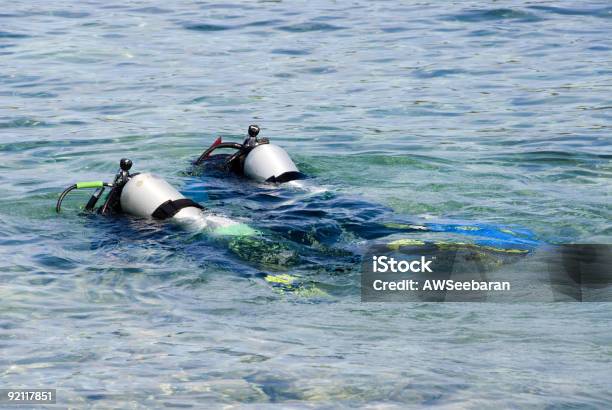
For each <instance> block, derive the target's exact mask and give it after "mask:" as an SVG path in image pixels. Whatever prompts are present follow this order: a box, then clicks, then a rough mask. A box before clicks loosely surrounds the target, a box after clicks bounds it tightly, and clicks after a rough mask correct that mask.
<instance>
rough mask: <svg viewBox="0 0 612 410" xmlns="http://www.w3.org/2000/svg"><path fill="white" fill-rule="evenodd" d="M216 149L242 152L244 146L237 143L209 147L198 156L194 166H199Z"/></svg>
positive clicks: (223, 143)
mask: <svg viewBox="0 0 612 410" xmlns="http://www.w3.org/2000/svg"><path fill="white" fill-rule="evenodd" d="M217 148H233V149H237V150H238V151H242V149H243V148H244V145H242V144H239V143H237V142H221V143H219V144H216V145H213V146H211V147H209V148H208V149H207V150H206V151H204V152H203V153H202V155H200V156H199V157H198V159H197V160H196V161H195V162H194V164H195V165H200V164H201V163H202V162H204V160H205V159H206V158H207V157H208V156H209V155H210V154H211V153H212V152H213V151H214V150H216V149H217Z"/></svg>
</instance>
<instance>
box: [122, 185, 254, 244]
mask: <svg viewBox="0 0 612 410" xmlns="http://www.w3.org/2000/svg"><path fill="white" fill-rule="evenodd" d="M181 201H182V204H181ZM187 201H188V202H187ZM120 203H121V209H122V210H123V212H126V213H128V214H131V215H134V216H139V217H142V218H150V217H158V214H159V212H160V209H162V210H164V211H165V210H166V209H169V213H167V214H166V216H162V218H165V217H168V218H171V219H172V221H174V222H177V223H179V224H181V225H183V226H184V227H186V228H191V229H196V230H200V229H209V230H212V231H213V233H215V234H219V235H230V236H232V235H239V236H242V235H253V234H255V233H256V231H255V230H254V229H253V228H251V227H249V226H248V225H245V224H242V223H239V222H236V221H233V220H231V219H229V218H226V217H224V216H220V215H213V214H210V213H208V212H207V213H204V212H202V209H201V207H200V206H199V205H198V204H196V203H194V202H192V201H190V200H188V199H187V198H186V197H185V196H184V195H183V194H181V193H180V192H179V191H177V190H176V188H174V187H173V186H172V185H170V184H169V183H168V182H166V181H165V180H164V179H162V178H160V177H158V176H156V175H153V174H150V173H142V174H137V175H134V176H131V177H130V179H129V181H128V182H127V183H126V184H125V186H124V187H123V190H122V191H121V198H120ZM189 203H191V205H190V204H189ZM173 204H181V205H180V206H177V208H180V209H179V210H178V211H177V210H176V209H177V208H175V209H174V210H173V207H174V206H175V205H173ZM162 214H163V212H162Z"/></svg>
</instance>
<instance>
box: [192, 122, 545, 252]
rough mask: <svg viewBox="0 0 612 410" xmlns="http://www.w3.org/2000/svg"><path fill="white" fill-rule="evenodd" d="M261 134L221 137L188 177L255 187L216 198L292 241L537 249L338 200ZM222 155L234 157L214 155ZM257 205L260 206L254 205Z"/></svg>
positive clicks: (493, 232)
mask: <svg viewBox="0 0 612 410" xmlns="http://www.w3.org/2000/svg"><path fill="white" fill-rule="evenodd" d="M259 133H260V128H259V126H257V125H251V126H249V128H248V136H247V137H246V139H245V140H244V141H243V142H242V143H238V142H223V141H222V139H221V137H218V138H217V139H216V140H215V142H214V143H213V144H212V145H211V146H210V147H209V148H207V149H206V150H205V151H204V152H203V153H202V154H201V155H200V156H199V157H198V158H197V159H196V160H195V161H194V162H193V164H192V167H191V169H190V171H189V172H188V175H190V176H192V177H200V176H208V177H215V176H218V177H220V178H221V179H227V178H226V177H227V175H228V174H233V175H236V176H238V177H246V178H248V179H251V180H253V181H255V182H258V183H259V184H257V185H256V186H255V187H253V185H252V184H251V187H250V189H249V188H247V189H244V188H242V187H237V189H234V190H232V192H231V193H229V194H227V195H225V196H223V195H224V192H225V190H224V189H223V188H221V187H220V188H221V189H219V190H218V192H219V193H220V195H221V196H222V197H223V199H224V200H225V201H231V200H235V199H236V198H233V197H236V196H241V197H240V198H238V202H241V203H245V201H246V203H249V204H251V206H252V207H254V209H253V210H252V212H253V213H256V214H257V215H258V217H259V220H260V221H262V223H264V224H266V225H267V227H268V228H269V229H271V230H273V231H276V232H280V233H284V234H285V235H286V236H288V237H289V238H290V239H292V240H294V241H297V242H300V243H306V242H308V241H311V242H323V243H327V244H331V243H333V242H334V241H335V239H338V238H339V237H340V236H342V235H343V234H344V233H348V234H350V235H352V236H354V237H356V238H358V239H362V240H375V239H379V238H383V237H387V236H390V235H395V234H411V233H412V234H417V235H418V237H419V239H422V238H427V237H431V238H434V236H432V234H434V233H436V234H438V235H437V237H439V236H440V234H445V236H446V239H449V238H450V237H453V238H455V239H456V238H459V239H461V238H465V237H472V238H474V242H475V243H476V244H478V245H482V246H489V247H503V248H511V249H519V250H520V249H523V250H529V249H531V248H533V247H534V246H535V245H536V244H537V243H538V241H537V240H536V239H535V236H534V234H533V233H531V232H529V231H527V230H525V229H516V228H510V227H503V226H494V225H491V224H471V223H470V224H463V223H430V222H427V223H415V222H413V221H407V220H405V219H404V218H401V217H399V216H397V215H395V214H394V213H393V212H392V210H391V209H390V208H387V207H385V206H382V205H379V204H374V203H371V202H368V201H365V200H363V199H359V198H348V197H343V196H338V195H335V194H333V193H332V192H329V191H327V190H325V189H320V188H319V189H313V188H314V187H313V186H310V184H309V183H308V182H309V181H308V180H309V178H308V177H307V176H306V175H305V174H303V173H302V172H300V171H299V169H298V167H297V166H296V165H295V163H294V162H293V161H292V159H291V157H290V156H289V154H287V152H286V151H285V150H284V149H283V148H281V147H280V146H278V145H275V144H272V143H271V142H270V140H269V139H268V138H259V137H258V135H259ZM221 149H231V150H235V152H233V153H232V154H221V153H217V152H216V151H217V150H221ZM213 153H214V155H213ZM224 177H225V178H224ZM209 182H210V181H209ZM261 183H267V184H261ZM210 185H211V187H208V186H207V188H208V189H207V193H208V196H209V197H214V196H215V194H216V192H215V189H214V183H212V184H210ZM266 186H267V187H268V188H266ZM287 186H288V187H291V188H300V189H304V190H306V191H309V193H308V194H307V195H305V196H304V195H302V196H299V194H298V198H296V195H295V189H294V190H283V189H282V187H287ZM210 188H212V189H210ZM187 190H188V191H190V195H191V194H193V195H197V191H198V186H197V185H196V184H192V187H190V186H189V184H188V186H187ZM257 203H259V204H260V205H253V204H257Z"/></svg>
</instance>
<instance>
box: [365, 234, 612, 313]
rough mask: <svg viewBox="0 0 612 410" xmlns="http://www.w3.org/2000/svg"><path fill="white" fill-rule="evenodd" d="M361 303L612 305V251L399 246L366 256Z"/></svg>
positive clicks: (559, 247) (571, 247)
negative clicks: (559, 303) (581, 303)
mask: <svg viewBox="0 0 612 410" xmlns="http://www.w3.org/2000/svg"><path fill="white" fill-rule="evenodd" d="M361 300H362V301H363V302H497V303H521V302H529V303H531V302H559V301H564V302H606V301H612V245H601V244H571V245H555V246H552V245H544V246H540V247H538V248H533V249H516V248H514V249H513V248H509V249H504V248H496V247H493V246H480V245H477V244H466V243H451V242H445V243H439V242H438V243H435V242H431V243H427V242H420V241H410V240H400V241H394V242H390V243H386V244H384V243H377V244H374V245H372V246H371V247H370V248H369V249H368V251H367V252H366V255H365V256H364V258H363V263H362V271H361Z"/></svg>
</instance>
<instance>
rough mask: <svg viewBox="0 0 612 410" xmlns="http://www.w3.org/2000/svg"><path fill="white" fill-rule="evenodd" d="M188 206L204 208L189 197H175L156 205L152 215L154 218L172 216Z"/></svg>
mask: <svg viewBox="0 0 612 410" xmlns="http://www.w3.org/2000/svg"><path fill="white" fill-rule="evenodd" d="M190 206H193V207H195V208H198V209H204V207H203V206H202V205H200V204H198V203H197V202H195V201H192V200H191V199H189V198H182V199H176V200H172V199H169V200H167V201H166V202H164V203H163V204H161V205H160V206H158V207H157V209H156V210H155V212H153V215H152V216H153V218H155V219H168V218H172V217H173V216H174V215H176V214H177V213H178V212H179V211H180V210H181V209H183V208H189V207H190Z"/></svg>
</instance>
